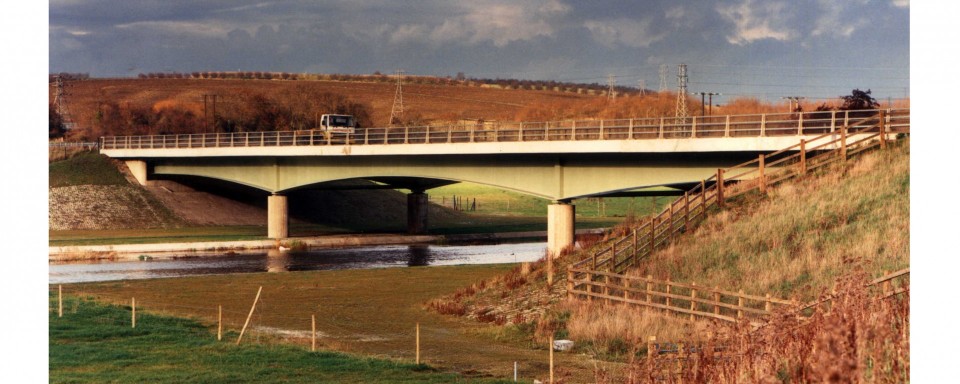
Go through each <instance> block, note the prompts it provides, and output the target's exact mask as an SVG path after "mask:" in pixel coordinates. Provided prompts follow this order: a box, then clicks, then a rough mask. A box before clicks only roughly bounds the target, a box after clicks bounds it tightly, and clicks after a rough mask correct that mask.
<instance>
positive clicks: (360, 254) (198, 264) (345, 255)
mask: <svg viewBox="0 0 960 384" xmlns="http://www.w3.org/2000/svg"><path fill="white" fill-rule="evenodd" d="M545 248H546V243H543V242H536V243H504V244H495V245H389V246H374V247H356V248H338V249H310V250H305V251H277V250H269V251H265V250H261V251H244V252H231V253H210V254H202V255H200V254H196V253H181V254H166V255H162V256H151V257H146V256H143V257H142V260H123V261H82V262H51V263H50V284H67V283H81V282H94V281H112V280H128V279H153V278H165V277H183V276H195V275H210V274H226V273H260V272H285V271H290V272H295V271H316V270H332V269H364V268H392V267H419V266H431V265H458V264H501V263H518V262H528V261H536V260H538V259H540V258H541V257H543V255H544V249H545Z"/></svg>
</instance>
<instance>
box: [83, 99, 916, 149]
mask: <svg viewBox="0 0 960 384" xmlns="http://www.w3.org/2000/svg"><path fill="white" fill-rule="evenodd" d="M881 112H882V113H883V114H884V116H885V119H886V121H885V124H886V126H887V127H888V128H889V132H891V133H899V132H901V128H905V129H906V131H908V130H909V126H910V109H909V108H906V109H886V110H864V111H826V112H804V113H781V114H776V113H773V114H753V115H726V116H693V117H688V118H685V119H679V118H674V117H659V118H634V119H608V120H564V121H549V122H516V123H513V122H510V123H498V124H492V125H485V124H459V125H443V126H416V127H383V128H358V129H357V133H355V134H352V135H348V134H343V135H340V134H333V135H324V133H323V132H322V131H319V130H308V131H269V132H239V133H202V134H178V135H150V136H108V137H102V138H100V148H102V149H166V148H230V147H282V146H320V145H392V144H441V143H488V142H524V141H570V140H655V139H676V138H720V137H768V136H793V135H817V134H823V133H830V132H835V131H837V130H838V129H839V128H841V127H847V128H848V129H850V130H857V129H858V128H862V127H858V126H857V125H856V124H857V122H858V121H861V119H862V118H863V117H867V116H876V115H878V114H879V113H881Z"/></svg>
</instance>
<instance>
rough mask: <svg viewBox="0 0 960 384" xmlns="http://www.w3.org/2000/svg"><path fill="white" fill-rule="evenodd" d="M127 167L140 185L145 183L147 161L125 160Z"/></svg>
mask: <svg viewBox="0 0 960 384" xmlns="http://www.w3.org/2000/svg"><path fill="white" fill-rule="evenodd" d="M124 163H126V164H127V169H129V170H130V173H131V174H132V175H133V177H134V178H135V179H137V182H138V183H140V185H147V162H146V161H143V160H127V161H124Z"/></svg>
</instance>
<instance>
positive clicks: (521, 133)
mask: <svg viewBox="0 0 960 384" xmlns="http://www.w3.org/2000/svg"><path fill="white" fill-rule="evenodd" d="M518 141H523V122H522V121H521V122H520V140H518Z"/></svg>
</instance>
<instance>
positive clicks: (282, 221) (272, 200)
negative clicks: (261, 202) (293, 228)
mask: <svg viewBox="0 0 960 384" xmlns="http://www.w3.org/2000/svg"><path fill="white" fill-rule="evenodd" d="M289 225H290V218H289V216H288V212H287V197H286V196H284V195H270V196H267V237H268V238H271V239H283V238H286V237H288V236H289Z"/></svg>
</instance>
